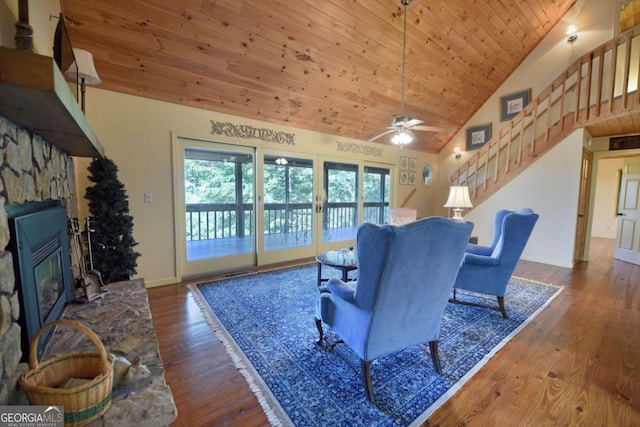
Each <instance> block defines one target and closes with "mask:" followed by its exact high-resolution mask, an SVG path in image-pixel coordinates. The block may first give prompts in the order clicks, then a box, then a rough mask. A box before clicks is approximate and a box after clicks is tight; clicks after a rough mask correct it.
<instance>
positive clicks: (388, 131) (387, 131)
mask: <svg viewBox="0 0 640 427" xmlns="http://www.w3.org/2000/svg"><path fill="white" fill-rule="evenodd" d="M395 131H396V130H395V129H394V128H391V129H389V130H386V131H384V132H382V133H381V134H379V135H376V136H374V137H373V138H369V139H368V140H367V142H373V141H375V140H376V139H378V138H380V137H383V136H385V135H387V134H389V133H391V132H395Z"/></svg>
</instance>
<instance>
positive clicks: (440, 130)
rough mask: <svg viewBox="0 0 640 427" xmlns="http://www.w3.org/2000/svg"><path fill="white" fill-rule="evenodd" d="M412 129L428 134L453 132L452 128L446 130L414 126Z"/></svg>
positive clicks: (443, 128)
mask: <svg viewBox="0 0 640 427" xmlns="http://www.w3.org/2000/svg"><path fill="white" fill-rule="evenodd" d="M411 129H413V130H424V131H427V132H442V133H449V132H451V131H452V130H453V129H451V128H445V127H439V126H414V127H412V128H411Z"/></svg>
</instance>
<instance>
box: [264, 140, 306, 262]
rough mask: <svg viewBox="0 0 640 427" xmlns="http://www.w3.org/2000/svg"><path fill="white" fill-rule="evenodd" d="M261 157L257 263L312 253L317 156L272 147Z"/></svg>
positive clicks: (300, 256)
mask: <svg viewBox="0 0 640 427" xmlns="http://www.w3.org/2000/svg"><path fill="white" fill-rule="evenodd" d="M261 153H262V152H261ZM259 157H260V158H261V159H262V164H261V166H262V173H260V174H259V176H261V177H262V179H261V180H258V183H257V185H258V189H259V194H260V196H258V209H259V212H260V214H259V219H260V221H258V230H259V231H258V235H259V236H260V238H261V242H259V243H258V247H259V248H260V250H259V251H258V264H270V263H274V262H283V261H287V260H291V259H299V258H304V257H313V256H314V255H315V254H316V238H315V219H314V215H315V214H316V212H315V211H314V189H315V187H316V185H315V176H316V174H315V171H314V165H315V163H316V160H315V158H313V157H303V156H301V155H298V154H295V155H292V154H284V153H282V152H270V151H266V152H264V153H263V154H261V155H260V156H259Z"/></svg>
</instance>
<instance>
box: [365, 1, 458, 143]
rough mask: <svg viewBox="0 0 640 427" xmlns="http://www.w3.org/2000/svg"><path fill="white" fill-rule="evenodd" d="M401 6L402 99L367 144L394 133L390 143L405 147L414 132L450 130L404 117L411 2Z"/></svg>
mask: <svg viewBox="0 0 640 427" xmlns="http://www.w3.org/2000/svg"><path fill="white" fill-rule="evenodd" d="M400 2H401V3H402V5H403V6H404V29H403V31H402V98H401V100H400V115H399V116H397V117H394V118H393V119H392V120H391V125H390V126H388V127H385V128H382V129H386V130H385V131H384V132H382V133H381V134H379V135H376V136H374V137H373V138H370V139H369V140H367V142H372V141H375V140H376V139H378V138H381V137H383V136H385V135H388V134H390V133H393V132H395V135H393V136H392V137H391V142H392V143H394V144H396V145H400V146H403V145H406V144H409V143H410V142H411V141H413V140H414V139H415V138H416V135H415V133H413V131H414V130H421V131H429V132H449V131H450V130H451V129H448V128H442V127H436V126H428V125H423V123H424V121H423V120H419V119H414V118H411V117H407V116H405V115H404V79H405V68H406V62H407V59H406V58H407V57H406V52H407V6H409V3H410V2H411V0H400Z"/></svg>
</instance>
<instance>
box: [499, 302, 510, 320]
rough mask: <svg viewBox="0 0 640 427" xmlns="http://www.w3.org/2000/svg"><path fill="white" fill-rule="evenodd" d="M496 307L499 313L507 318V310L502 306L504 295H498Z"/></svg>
mask: <svg viewBox="0 0 640 427" xmlns="http://www.w3.org/2000/svg"><path fill="white" fill-rule="evenodd" d="M498 307H499V309H500V313H502V317H504V318H505V319H508V318H509V316H508V315H507V310H506V309H505V307H504V297H498Z"/></svg>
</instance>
